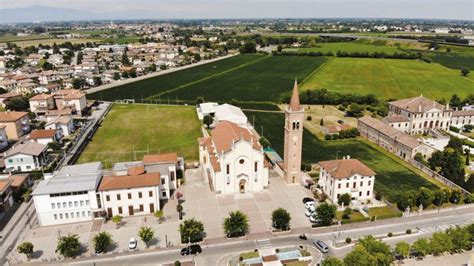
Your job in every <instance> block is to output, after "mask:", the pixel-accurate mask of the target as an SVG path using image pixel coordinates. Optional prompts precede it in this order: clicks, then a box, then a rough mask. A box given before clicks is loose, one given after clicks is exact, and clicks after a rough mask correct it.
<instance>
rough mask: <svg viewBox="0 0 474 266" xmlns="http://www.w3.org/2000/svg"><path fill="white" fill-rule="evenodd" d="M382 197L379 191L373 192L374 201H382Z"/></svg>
mask: <svg viewBox="0 0 474 266" xmlns="http://www.w3.org/2000/svg"><path fill="white" fill-rule="evenodd" d="M382 197H383V193H382V192H380V191H376V192H375V199H376V200H382Z"/></svg>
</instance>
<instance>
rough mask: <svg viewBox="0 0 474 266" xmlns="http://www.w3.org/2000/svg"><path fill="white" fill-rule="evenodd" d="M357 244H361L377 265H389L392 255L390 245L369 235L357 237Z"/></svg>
mask: <svg viewBox="0 0 474 266" xmlns="http://www.w3.org/2000/svg"><path fill="white" fill-rule="evenodd" d="M357 245H360V246H363V247H364V249H365V250H366V251H367V252H368V253H369V254H370V255H371V256H373V257H375V259H376V261H377V265H391V264H392V261H393V256H392V253H391V251H390V246H389V245H388V244H386V243H384V242H382V241H380V240H377V239H376V238H375V237H373V236H371V235H369V236H366V237H364V238H362V239H359V241H358V243H357Z"/></svg>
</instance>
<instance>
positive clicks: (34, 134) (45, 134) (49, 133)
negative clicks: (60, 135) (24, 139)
mask: <svg viewBox="0 0 474 266" xmlns="http://www.w3.org/2000/svg"><path fill="white" fill-rule="evenodd" d="M55 134H56V130H54V129H35V130H33V131H31V133H30V135H28V139H45V138H54V135H55Z"/></svg>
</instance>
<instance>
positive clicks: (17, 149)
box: [5, 142, 47, 157]
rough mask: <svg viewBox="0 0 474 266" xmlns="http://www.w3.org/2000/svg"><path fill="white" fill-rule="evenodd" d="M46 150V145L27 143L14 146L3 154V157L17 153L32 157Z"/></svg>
mask: <svg viewBox="0 0 474 266" xmlns="http://www.w3.org/2000/svg"><path fill="white" fill-rule="evenodd" d="M46 148H47V146H46V145H43V144H40V143H36V142H27V143H24V144H20V145H17V146H14V147H13V148H11V149H9V150H8V151H7V152H6V153H5V157H8V156H12V155H15V154H17V153H22V154H28V155H33V156H38V155H40V154H41V153H42V152H43V151H45V150H46Z"/></svg>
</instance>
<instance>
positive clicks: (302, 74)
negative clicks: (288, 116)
mask: <svg viewBox="0 0 474 266" xmlns="http://www.w3.org/2000/svg"><path fill="white" fill-rule="evenodd" d="M325 60H326V59H325V58H324V57H306V56H288V57H282V56H267V57H265V58H264V59H263V60H259V61H254V62H253V63H251V64H248V65H246V66H245V67H242V68H237V69H232V70H231V71H227V72H225V73H221V74H219V75H215V76H213V77H211V78H209V79H206V80H203V81H200V82H195V83H191V84H189V85H184V86H182V87H181V88H180V89H178V90H175V91H172V92H170V93H165V94H163V95H161V97H162V98H170V99H183V100H194V99H196V97H199V96H202V97H204V99H206V100H209V101H229V100H231V99H236V100H238V101H243V102H248V101H254V102H264V101H273V102H281V101H282V100H283V99H284V97H285V96H289V95H290V93H291V88H292V87H293V83H294V79H295V78H297V79H298V80H300V81H301V80H303V79H304V78H306V77H307V76H308V75H310V74H311V73H312V72H313V71H314V70H315V69H317V68H318V67H319V66H320V65H321V64H322V63H324V62H325ZM155 98H156V97H155Z"/></svg>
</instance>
